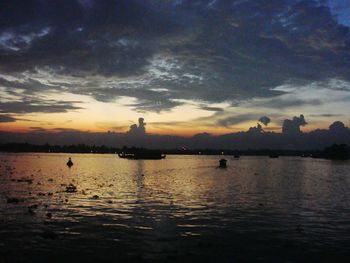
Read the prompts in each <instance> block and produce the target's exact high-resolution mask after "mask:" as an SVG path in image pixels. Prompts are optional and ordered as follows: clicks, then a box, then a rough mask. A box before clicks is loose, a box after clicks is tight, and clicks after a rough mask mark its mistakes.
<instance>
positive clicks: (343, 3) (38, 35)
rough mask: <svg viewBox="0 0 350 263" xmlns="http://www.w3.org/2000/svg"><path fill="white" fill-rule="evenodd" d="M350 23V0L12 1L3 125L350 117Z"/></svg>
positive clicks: (1, 37) (164, 127)
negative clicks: (142, 120) (140, 119)
mask: <svg viewBox="0 0 350 263" xmlns="http://www.w3.org/2000/svg"><path fill="white" fill-rule="evenodd" d="M349 28H350V2H349V1H348V0H334V1H326V0H323V1H322V0H319V1H311V0H306V1H301V0H269V1H259V0H232V1H229V0H202V1H199V0H198V1H197V0H191V1H190V0H105V1H97V0H95V1H94V0H59V1H58V0H57V1H55V0H52V1H44V0H26V1H22V0H11V1H1V2H0V131H2V132H15V133H32V132H37V131H46V132H53V133H57V132H63V131H79V132H81V131H82V132H107V131H110V132H116V133H125V132H127V131H128V130H129V129H130V128H129V127H130V126H131V125H133V124H135V123H137V122H138V118H139V117H143V118H144V119H145V120H146V123H147V126H146V127H147V132H148V133H150V134H160V135H179V136H192V135H195V134H198V133H203V132H206V133H210V134H213V135H222V134H228V133H233V132H240V131H246V130H248V129H249V128H250V127H253V128H254V127H257V128H258V127H259V126H256V125H257V122H258V121H259V119H260V118H261V117H266V118H268V119H269V121H268V123H267V125H265V124H264V122H260V124H259V125H263V127H264V130H265V131H273V132H283V126H284V124H285V120H293V117H294V116H296V118H299V117H298V116H300V115H301V114H302V115H303V116H305V118H306V119H307V124H306V122H305V124H301V125H300V126H298V127H300V128H301V129H302V130H303V131H305V132H308V131H311V130H315V129H317V128H320V129H324V128H328V126H329V125H330V124H331V123H332V122H334V121H336V120H337V121H341V122H343V123H344V124H345V125H347V126H349V124H350V113H349V110H348V109H349V108H350V107H349V106H350V31H349ZM263 120H264V119H263ZM265 120H266V119H265Z"/></svg>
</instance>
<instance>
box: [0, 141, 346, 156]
mask: <svg viewBox="0 0 350 263" xmlns="http://www.w3.org/2000/svg"><path fill="white" fill-rule="evenodd" d="M332 147H336V149H335V151H334V149H331V148H332ZM337 147H338V148H339V147H342V150H344V149H345V154H344V152H341V154H340V155H339V149H338V148H337ZM343 148H344V149H343ZM137 149H142V148H136V147H129V148H128V147H124V148H114V147H107V146H104V145H102V146H96V145H93V146H91V145H84V144H81V145H64V146H60V145H49V144H44V145H36V144H29V143H7V144H0V153H70V154H73V153H77V154H118V153H122V152H125V151H129V152H130V151H131V152H132V151H135V150H137ZM329 149H331V151H330V150H329ZM156 150H158V151H160V152H162V153H163V154H166V155H225V156H236V157H239V156H270V157H271V158H276V157H279V156H281V157H282V156H300V157H313V158H325V159H348V158H349V156H350V154H349V147H347V146H346V145H339V146H338V145H336V144H335V145H333V146H331V147H327V148H326V149H324V150H281V149H279V150H278V149H246V150H228V149H184V148H183V149H156ZM334 152H336V153H335V154H334Z"/></svg>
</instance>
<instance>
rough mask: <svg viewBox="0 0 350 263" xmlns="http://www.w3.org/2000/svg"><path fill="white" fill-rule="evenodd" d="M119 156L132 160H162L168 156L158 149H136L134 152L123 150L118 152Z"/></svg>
mask: <svg viewBox="0 0 350 263" xmlns="http://www.w3.org/2000/svg"><path fill="white" fill-rule="evenodd" d="M118 156H119V158H123V159H132V160H161V159H164V158H165V157H166V155H165V154H162V153H161V152H160V151H156V150H136V151H134V152H122V153H119V154H118Z"/></svg>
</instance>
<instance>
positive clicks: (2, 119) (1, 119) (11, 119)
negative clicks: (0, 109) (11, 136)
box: [0, 115, 16, 123]
mask: <svg viewBox="0 0 350 263" xmlns="http://www.w3.org/2000/svg"><path fill="white" fill-rule="evenodd" d="M15 121H16V118H14V117H11V116H10V115H0V123H1V122H15Z"/></svg>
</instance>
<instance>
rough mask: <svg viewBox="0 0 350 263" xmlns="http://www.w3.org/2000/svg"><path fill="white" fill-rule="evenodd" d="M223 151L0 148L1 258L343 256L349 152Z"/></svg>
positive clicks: (349, 212) (348, 238) (349, 224)
mask: <svg viewBox="0 0 350 263" xmlns="http://www.w3.org/2000/svg"><path fill="white" fill-rule="evenodd" d="M69 156H71V157H72V159H73V162H74V165H73V167H72V168H70V169H69V168H67V166H66V162H67V160H68V157H69ZM220 158H221V157H218V156H168V157H167V159H164V160H160V161H159V160H154V161H153V160H144V161H143V160H125V159H118V158H117V157H116V156H115V155H83V154H81V155H66V154H2V155H0V213H1V215H0V226H1V227H0V262H2V261H11V262H12V261H30V260H38V259H41V260H42V261H46V260H52V259H55V260H63V259H64V260H67V259H79V260H83V259H85V260H94V259H96V260H97V259H99V260H113V259H133V260H169V261H183V260H185V261H191V260H198V259H202V260H204V261H215V260H220V261H230V262H232V261H233V260H240V261H251V260H255V261H264V260H265V261H266V260H269V261H278V262H281V261H282V262H283V261H300V260H306V261H316V260H317V261H319V260H321V261H330V260H332V261H333V262H336V261H338V262H339V261H345V260H346V259H348V258H349V256H350V251H349V247H350V235H349V233H350V220H349V219H350V174H349V167H350V162H332V161H327V160H315V159H309V158H291V157H290V158H287V157H286V158H279V159H269V158H266V157H242V158H241V159H239V160H234V159H233V158H231V157H226V158H227V159H228V168H227V169H218V168H217V165H218V160H219V159H220ZM69 184H73V185H74V186H76V187H77V191H76V192H67V191H66V190H67V186H69Z"/></svg>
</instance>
